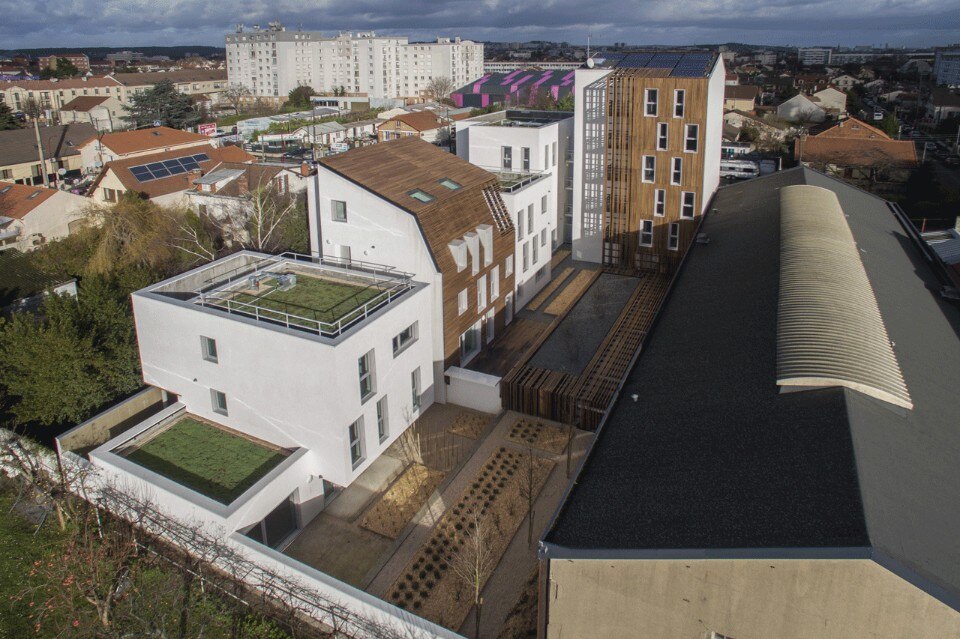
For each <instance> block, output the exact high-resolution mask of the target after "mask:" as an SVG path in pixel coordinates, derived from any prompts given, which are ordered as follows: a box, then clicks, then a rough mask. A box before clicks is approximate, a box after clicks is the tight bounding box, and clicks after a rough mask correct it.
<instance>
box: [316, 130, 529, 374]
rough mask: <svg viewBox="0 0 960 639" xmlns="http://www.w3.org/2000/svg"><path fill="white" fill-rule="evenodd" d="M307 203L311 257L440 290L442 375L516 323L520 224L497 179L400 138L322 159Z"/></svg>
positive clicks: (439, 360)
mask: <svg viewBox="0 0 960 639" xmlns="http://www.w3.org/2000/svg"><path fill="white" fill-rule="evenodd" d="M308 199H309V204H310V222H311V236H312V237H311V244H312V247H313V251H314V253H319V254H322V255H323V256H325V257H333V258H335V259H340V260H343V261H349V262H355V263H362V262H370V263H377V264H386V265H390V266H391V267H395V268H397V269H399V270H403V271H407V272H409V273H412V274H413V275H414V277H415V278H416V279H417V280H419V281H424V282H428V283H433V284H435V285H436V289H437V291H436V292H435V294H434V300H435V305H436V311H435V315H436V321H435V325H436V326H438V327H442V330H440V331H437V335H435V336H433V339H434V344H435V349H434V351H435V360H436V361H435V364H436V369H437V372H439V373H441V374H442V371H443V370H446V369H447V368H448V367H450V366H463V365H465V364H466V363H467V362H468V361H469V360H470V359H472V358H473V357H475V356H476V355H477V354H478V353H479V352H480V351H481V350H483V348H484V347H485V346H486V345H487V344H488V343H489V342H491V341H492V340H493V338H494V337H495V336H496V335H497V333H498V332H499V331H500V330H502V328H503V327H504V325H505V324H506V323H507V322H508V321H509V319H511V318H512V314H513V308H512V299H513V290H514V275H513V273H514V242H515V238H514V227H513V224H512V222H511V220H510V216H509V213H508V212H507V210H506V207H505V206H504V204H503V201H502V199H501V197H500V186H499V182H498V180H497V177H496V176H495V175H494V174H492V173H489V172H487V171H484V170H483V169H480V168H478V167H476V166H473V165H472V164H470V163H469V162H465V161H463V160H461V159H459V158H457V157H456V156H455V155H451V154H450V153H447V152H445V151H443V150H441V149H439V148H438V147H436V146H434V145H432V144H429V143H427V142H424V141H422V140H419V139H417V138H404V139H400V140H394V141H391V142H385V143H382V144H378V145H375V146H371V147H365V148H361V149H354V150H352V151H349V152H347V153H343V154H340V155H336V156H332V157H329V158H325V159H324V160H322V161H321V163H320V166H319V171H318V177H317V182H316V186H315V188H313V189H311V193H310V196H309V198H308Z"/></svg>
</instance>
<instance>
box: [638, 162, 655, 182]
mask: <svg viewBox="0 0 960 639" xmlns="http://www.w3.org/2000/svg"><path fill="white" fill-rule="evenodd" d="M641 161H642V162H643V164H642V165H641V168H640V181H641V182H643V183H644V184H653V183H654V182H655V181H656V180H657V156H655V155H644V156H643V159H642V160H641ZM647 164H650V165H651V166H649V167H648V166H647ZM647 171H649V172H650V177H649V178H647Z"/></svg>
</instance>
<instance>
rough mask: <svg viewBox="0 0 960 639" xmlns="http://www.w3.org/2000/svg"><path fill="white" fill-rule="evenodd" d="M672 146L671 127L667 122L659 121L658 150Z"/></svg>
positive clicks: (664, 149)
mask: <svg viewBox="0 0 960 639" xmlns="http://www.w3.org/2000/svg"><path fill="white" fill-rule="evenodd" d="M669 146H670V127H669V126H668V125H667V123H666V122H657V151H666V150H667V148H668V147H669Z"/></svg>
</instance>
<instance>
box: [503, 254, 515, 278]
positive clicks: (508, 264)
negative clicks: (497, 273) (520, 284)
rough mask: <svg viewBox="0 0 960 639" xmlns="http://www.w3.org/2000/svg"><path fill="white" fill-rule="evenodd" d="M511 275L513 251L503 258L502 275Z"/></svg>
mask: <svg viewBox="0 0 960 639" xmlns="http://www.w3.org/2000/svg"><path fill="white" fill-rule="evenodd" d="M511 275H513V253H511V254H510V255H508V256H507V257H506V259H504V260H503V276H504V277H510V276H511Z"/></svg>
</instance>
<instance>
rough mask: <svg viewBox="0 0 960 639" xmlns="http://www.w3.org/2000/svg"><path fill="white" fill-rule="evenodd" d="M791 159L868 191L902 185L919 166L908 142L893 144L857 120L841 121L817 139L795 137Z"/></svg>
mask: <svg viewBox="0 0 960 639" xmlns="http://www.w3.org/2000/svg"><path fill="white" fill-rule="evenodd" d="M794 159H795V160H797V161H798V162H802V163H803V164H805V165H807V166H812V167H814V168H816V169H819V170H821V171H823V172H825V173H827V174H828V175H834V176H837V177H841V178H843V179H845V180H848V181H851V182H853V183H854V184H856V185H858V186H861V187H863V188H868V189H870V190H875V188H876V187H878V186H879V185H880V184H881V183H891V182H905V181H906V180H907V179H908V178H909V177H910V175H911V173H912V172H913V170H915V169H916V168H917V166H919V162H918V160H917V148H916V145H915V144H914V143H913V142H912V141H911V140H893V139H891V138H890V136H888V135H887V134H886V133H884V132H883V131H881V130H880V129H878V128H876V127H874V126H871V125H869V124H867V123H866V122H861V121H860V120H857V119H856V118H846V119H843V120H840V121H839V122H837V123H836V124H835V125H833V126H831V127H830V128H828V129H826V130H824V131H822V132H820V133H817V134H816V135H800V136H797V138H796V140H795V141H794Z"/></svg>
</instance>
